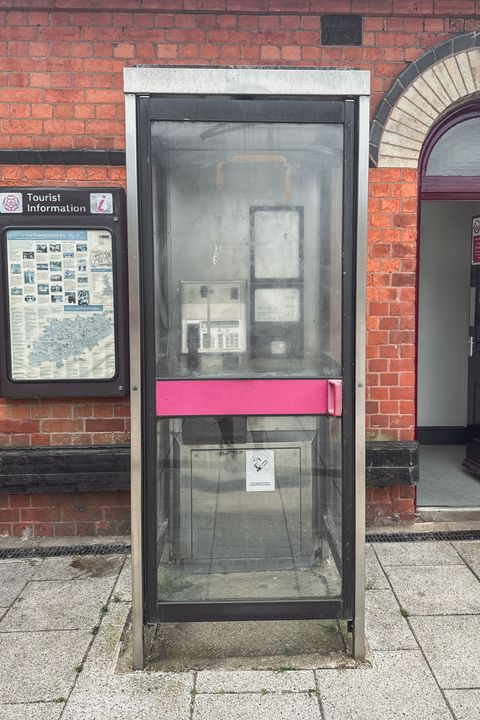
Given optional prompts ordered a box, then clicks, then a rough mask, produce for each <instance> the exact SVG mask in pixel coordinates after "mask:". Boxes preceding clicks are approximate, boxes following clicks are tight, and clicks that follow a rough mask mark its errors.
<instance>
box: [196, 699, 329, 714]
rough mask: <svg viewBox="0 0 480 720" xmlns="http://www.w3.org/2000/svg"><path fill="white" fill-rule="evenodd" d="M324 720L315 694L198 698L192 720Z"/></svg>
mask: <svg viewBox="0 0 480 720" xmlns="http://www.w3.org/2000/svg"><path fill="white" fill-rule="evenodd" d="M252 718H255V719H256V720H292V718H295V720H321V715H320V708H319V705H318V700H317V698H316V696H315V694H313V693H312V694H307V693H305V694H298V693H295V694H294V693H291V694H282V693H267V694H258V695H257V694H252V695H228V694H226V695H197V696H196V697H195V705H194V708H193V720H252Z"/></svg>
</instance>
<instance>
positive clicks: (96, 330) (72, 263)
mask: <svg viewBox="0 0 480 720" xmlns="http://www.w3.org/2000/svg"><path fill="white" fill-rule="evenodd" d="M6 245H7V277H8V284H7V285H8V300H9V320H10V355H11V367H10V377H11V379H12V380H14V381H19V380H20V381H21V380H30V381H31V380H108V379H111V378H113V377H114V376H115V374H116V360H115V317H114V312H115V311H114V293H113V245H112V234H111V233H110V232H109V231H108V230H90V229H88V230H82V229H80V230H53V229H52V230H50V229H38V230H34V229H10V230H7V231H6Z"/></svg>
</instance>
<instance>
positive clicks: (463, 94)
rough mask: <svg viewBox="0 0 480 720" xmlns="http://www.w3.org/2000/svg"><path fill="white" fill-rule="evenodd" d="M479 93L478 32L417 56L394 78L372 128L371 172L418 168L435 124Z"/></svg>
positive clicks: (452, 39) (479, 60) (453, 39)
mask: <svg viewBox="0 0 480 720" xmlns="http://www.w3.org/2000/svg"><path fill="white" fill-rule="evenodd" d="M477 94H480V33H475V32H473V33H467V34H465V35H458V36H456V37H454V38H451V39H450V40H448V41H447V42H445V43H442V44H441V45H437V46H436V47H434V48H431V49H430V50H428V52H426V53H424V54H423V55H421V56H420V57H419V58H418V59H417V60H416V61H415V62H412V63H410V65H409V66H408V67H407V68H406V69H405V70H404V71H403V72H402V73H400V75H399V76H398V77H397V79H396V80H395V82H394V83H393V85H392V87H391V88H390V90H389V91H388V92H387V93H386V95H385V97H384V98H383V100H382V102H381V103H380V105H379V106H378V108H377V112H376V114H375V117H374V119H373V121H372V124H371V129H370V164H371V165H372V166H373V167H392V168H393V167H395V168H400V167H402V168H417V166H418V159H419V155H420V151H421V148H422V145H423V143H424V141H425V138H426V136H427V135H428V133H429V131H430V129H431V127H432V126H433V125H434V123H435V122H436V121H437V119H438V118H439V117H440V116H442V115H444V114H445V113H446V112H447V111H448V110H450V109H451V108H452V107H455V105H457V104H458V103H460V102H463V101H464V100H465V99H467V98H471V97H472V96H476V95H477Z"/></svg>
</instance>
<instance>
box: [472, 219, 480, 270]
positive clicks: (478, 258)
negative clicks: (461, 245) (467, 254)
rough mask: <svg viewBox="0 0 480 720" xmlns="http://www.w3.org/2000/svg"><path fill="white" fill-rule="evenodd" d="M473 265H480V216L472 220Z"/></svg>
mask: <svg viewBox="0 0 480 720" xmlns="http://www.w3.org/2000/svg"><path fill="white" fill-rule="evenodd" d="M472 265H480V216H476V217H474V218H472Z"/></svg>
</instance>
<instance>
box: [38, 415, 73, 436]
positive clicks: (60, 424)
mask: <svg viewBox="0 0 480 720" xmlns="http://www.w3.org/2000/svg"><path fill="white" fill-rule="evenodd" d="M82 430H83V420H81V419H76V420H67V419H65V418H64V419H61V420H50V419H47V420H42V431H43V432H49V433H52V432H61V433H69V432H81V431H82Z"/></svg>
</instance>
